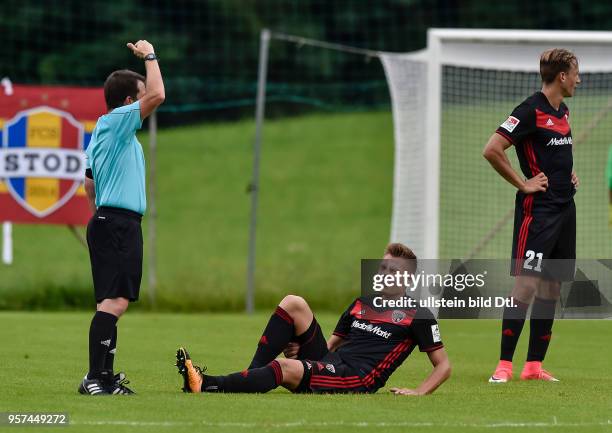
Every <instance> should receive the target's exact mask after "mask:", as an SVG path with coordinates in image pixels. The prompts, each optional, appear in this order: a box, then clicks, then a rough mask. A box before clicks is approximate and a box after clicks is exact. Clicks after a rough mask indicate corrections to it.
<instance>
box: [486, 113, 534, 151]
mask: <svg viewBox="0 0 612 433" xmlns="http://www.w3.org/2000/svg"><path fill="white" fill-rule="evenodd" d="M535 130H536V114H535V109H534V108H533V107H532V106H531V105H529V104H526V103H522V104H521V105H519V106H518V107H516V108H515V109H514V110H513V111H512V114H510V116H508V118H507V119H506V121H505V122H504V123H502V124H501V125H500V126H499V128H497V130H496V131H495V132H497V133H498V134H499V135H501V136H502V137H504V138H506V139H507V140H508V141H509V142H510V143H512V144H514V145H516V144H520V143H521V142H522V141H523V139H524V138H525V137H527V136H528V135H530V134H533V133H534V132H535Z"/></svg>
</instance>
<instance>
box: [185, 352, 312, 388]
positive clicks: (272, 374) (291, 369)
mask: <svg viewBox="0 0 612 433" xmlns="http://www.w3.org/2000/svg"><path fill="white" fill-rule="evenodd" d="M176 366H177V368H178V371H179V374H181V376H183V388H182V389H183V392H189V393H200V392H227V393H264V392H268V391H270V390H272V389H274V388H276V387H278V386H281V385H282V386H285V387H287V388H289V389H294V388H296V387H297V386H298V385H299V383H300V381H301V380H302V376H303V375H304V367H303V365H302V362H301V361H296V360H293V359H278V360H273V361H272V362H270V363H269V364H268V365H266V366H264V367H258V368H252V369H248V370H244V371H242V372H238V373H232V374H228V375H226V376H209V375H206V374H204V373H205V372H206V367H204V368H200V367H198V366H197V365H194V364H193V362H192V361H191V358H190V356H189V353H188V352H187V350H186V349H185V348H183V347H181V348H179V349H178V351H177V352H176Z"/></svg>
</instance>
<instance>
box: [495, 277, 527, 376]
mask: <svg viewBox="0 0 612 433" xmlns="http://www.w3.org/2000/svg"><path fill="white" fill-rule="evenodd" d="M538 283H539V279H538V278H535V277H526V276H522V277H517V278H516V283H515V286H514V289H513V290H512V294H511V296H512V298H513V299H514V305H516V307H505V308H504V316H503V319H502V332H501V350H500V356H499V362H498V363H497V367H496V368H495V372H493V374H492V375H491V377H490V378H489V382H490V383H506V382H508V381H510V380H511V379H512V358H513V357H514V352H515V350H516V346H517V344H518V340H519V337H520V336H521V332H522V330H523V326H524V325H525V318H526V316H527V309H528V308H529V302H530V301H531V298H532V297H533V294H534V293H535V291H536V289H537V286H538Z"/></svg>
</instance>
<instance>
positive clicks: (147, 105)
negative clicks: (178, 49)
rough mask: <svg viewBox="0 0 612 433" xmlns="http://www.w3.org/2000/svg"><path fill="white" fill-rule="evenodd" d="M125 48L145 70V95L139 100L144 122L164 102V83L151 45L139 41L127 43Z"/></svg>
mask: <svg viewBox="0 0 612 433" xmlns="http://www.w3.org/2000/svg"><path fill="white" fill-rule="evenodd" d="M127 47H128V48H129V49H130V50H132V52H133V53H134V55H135V56H136V57H138V58H141V59H143V60H144V61H145V68H146V70H147V81H146V83H145V86H146V93H145V94H144V96H143V97H142V98H140V118H141V119H142V120H144V119H146V118H147V117H148V116H149V115H150V114H151V113H152V112H153V111H154V110H155V109H156V108H157V107H159V106H160V105H161V104H162V103H163V102H164V99H165V98H166V93H165V91H164V81H163V80H162V76H161V71H160V69H159V63H157V56H156V55H155V49H154V48H153V45H151V44H150V43H149V42H147V41H146V40H141V41H138V42H136V43H135V44H133V43H131V42H128V44H127Z"/></svg>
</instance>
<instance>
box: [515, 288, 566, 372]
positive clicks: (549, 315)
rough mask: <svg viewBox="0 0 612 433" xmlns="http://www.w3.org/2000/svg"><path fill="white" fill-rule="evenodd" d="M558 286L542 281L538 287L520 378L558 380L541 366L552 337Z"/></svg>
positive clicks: (558, 293) (558, 294)
mask: <svg viewBox="0 0 612 433" xmlns="http://www.w3.org/2000/svg"><path fill="white" fill-rule="evenodd" d="M560 287H561V284H560V283H559V282H556V281H543V282H542V285H541V286H540V287H539V288H538V292H537V295H536V297H535V299H534V301H533V307H532V309H531V317H530V320H529V327H530V335H529V348H528V350H527V362H526V363H525V367H524V368H523V372H522V373H521V379H523V380H544V381H549V382H558V379H556V378H555V377H554V376H553V375H552V374H550V373H549V372H548V371H546V370H544V369H543V368H542V362H543V361H544V357H545V356H546V352H547V351H548V345H549V344H550V339H551V337H552V327H553V322H554V320H555V309H556V306H557V300H558V299H559V296H560Z"/></svg>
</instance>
